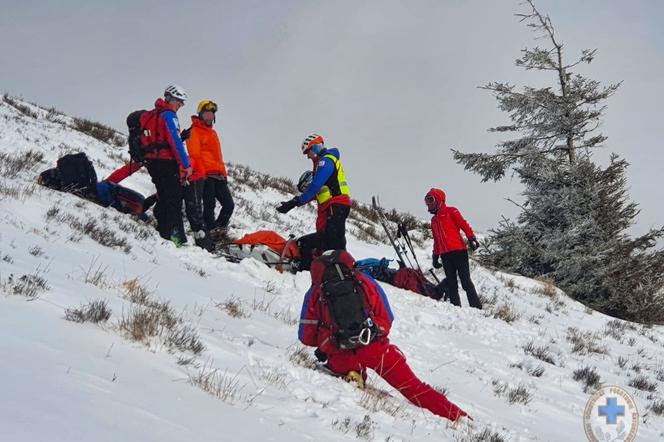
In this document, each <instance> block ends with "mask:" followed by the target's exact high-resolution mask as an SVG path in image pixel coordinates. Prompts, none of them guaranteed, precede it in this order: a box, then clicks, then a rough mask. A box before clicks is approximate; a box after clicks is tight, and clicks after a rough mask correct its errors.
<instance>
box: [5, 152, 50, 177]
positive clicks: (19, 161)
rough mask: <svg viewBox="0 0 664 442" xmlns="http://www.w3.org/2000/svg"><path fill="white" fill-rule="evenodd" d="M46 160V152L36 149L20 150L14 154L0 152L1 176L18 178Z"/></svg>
mask: <svg viewBox="0 0 664 442" xmlns="http://www.w3.org/2000/svg"><path fill="white" fill-rule="evenodd" d="M43 161H44V154H43V153H41V152H39V151H35V150H27V151H19V152H15V153H12V154H9V153H5V152H0V176H2V177H3V178H10V179H11V178H16V177H18V176H21V175H25V173H26V172H28V171H31V170H32V169H33V168H34V167H35V166H37V165H39V164H41V163H42V162H43Z"/></svg>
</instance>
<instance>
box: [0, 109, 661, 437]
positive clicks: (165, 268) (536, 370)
mask: <svg viewBox="0 0 664 442" xmlns="http://www.w3.org/2000/svg"><path fill="white" fill-rule="evenodd" d="M20 104H21V105H22V106H27V107H28V109H30V110H31V111H32V112H35V113H36V116H37V118H35V117H32V116H27V115H24V114H22V113H21V112H19V111H18V110H17V109H16V108H15V107H13V106H11V105H10V104H9V103H7V102H5V101H0V154H2V155H5V156H4V157H3V163H2V165H1V166H0V167H1V168H2V177H0V225H1V230H0V290H1V293H2V294H1V295H0V334H1V336H2V340H1V341H0V342H1V344H0V349H1V350H2V353H1V354H2V355H3V357H2V358H1V359H0V379H1V380H2V381H1V382H0V386H1V387H0V440H20V441H89V440H97V441H119V440H123V441H124V440H127V441H129V440H140V441H182V440H205V441H208V440H210V441H211V440H228V441H236V440H261V441H263V440H273V441H292V440H323V441H328V440H329V441H337V440H353V439H357V438H360V439H366V440H376V441H384V440H390V441H406V440H408V441H411V440H413V441H415V440H421V441H429V440H437V441H438V440H442V441H465V440H480V439H478V434H479V433H481V432H482V431H484V430H485V429H488V430H489V432H490V433H493V435H494V436H495V437H498V436H502V438H503V440H506V441H507V440H509V441H581V440H585V435H584V432H583V426H582V420H581V415H582V411H583V408H584V406H585V404H586V401H587V400H588V398H589V397H590V395H591V394H592V388H591V389H590V390H589V391H588V392H584V388H583V387H584V386H583V384H582V383H581V382H579V381H575V380H574V379H573V373H574V371H575V370H578V369H581V368H584V367H589V368H594V369H595V370H596V372H597V374H598V375H599V376H600V382H601V383H602V384H605V383H606V384H616V385H620V386H623V387H625V388H626V389H627V390H628V391H629V392H630V393H631V394H632V396H633V397H634V398H635V400H636V402H637V406H638V408H639V411H640V413H641V416H642V417H641V423H640V427H639V433H638V439H637V440H639V441H656V440H662V438H664V417H662V416H661V415H656V414H655V413H654V412H653V411H652V410H651V409H650V408H652V407H653V406H655V407H656V406H657V405H658V404H660V406H661V405H662V398H663V396H662V392H663V391H664V363H663V358H662V354H663V352H662V347H663V346H664V329H662V327H651V328H648V327H643V326H641V325H636V324H631V323H625V322H622V321H615V320H612V318H609V317H606V316H604V315H601V314H599V313H597V312H591V311H588V310H586V309H585V308H584V306H583V305H581V304H579V303H577V302H574V301H572V300H570V299H568V298H566V297H565V295H564V294H562V293H560V292H559V291H557V290H556V289H555V288H553V287H550V286H547V285H546V284H543V283H541V282H538V281H533V280H530V279H527V278H522V277H518V276H513V275H506V274H501V273H498V272H492V271H490V270H487V269H484V268H482V267H479V266H476V265H474V266H473V273H472V275H473V279H474V281H475V284H476V286H477V289H478V292H480V293H481V294H482V296H483V298H484V299H485V300H486V302H485V304H486V305H485V306H486V308H485V310H483V311H478V310H475V309H469V308H462V309H459V308H455V307H453V306H451V305H450V304H446V303H440V302H436V301H433V300H430V299H427V298H423V297H420V296H417V295H414V294H412V293H410V292H407V291H403V290H400V289H396V288H394V287H391V286H388V285H383V286H384V287H385V289H386V292H387V294H388V296H389V299H390V302H391V305H392V309H393V311H394V313H395V317H396V319H395V323H394V326H393V328H392V333H391V338H392V342H393V343H395V344H396V345H398V346H399V347H400V348H401V349H402V350H403V352H404V353H405V354H406V356H407V358H408V361H409V363H410V365H411V366H412V368H413V370H414V371H415V372H416V373H417V374H418V375H419V376H420V377H421V378H422V379H423V380H425V381H426V382H428V383H430V384H432V385H434V386H436V387H440V388H444V389H445V391H446V394H447V395H448V397H449V398H450V400H452V401H454V402H455V403H457V404H459V405H460V406H461V407H462V408H464V409H465V410H466V411H468V412H469V413H470V414H471V415H472V416H473V417H474V419H475V420H474V422H472V423H470V424H469V423H468V422H465V423H463V424H461V425H460V426H459V427H458V428H451V427H450V426H449V425H448V423H447V422H446V421H444V420H442V419H440V418H438V417H436V416H434V415H432V414H430V413H429V412H426V411H423V410H421V409H419V408H417V407H414V406H412V405H410V404H409V403H408V402H407V401H405V400H404V399H403V398H402V397H401V396H400V395H399V394H398V392H395V391H391V389H390V387H389V386H387V385H386V384H385V383H384V382H382V380H380V379H379V378H378V377H376V376H375V375H374V376H371V377H370V380H369V382H370V384H372V385H374V386H377V387H379V388H381V389H384V390H387V391H389V392H390V393H391V397H387V398H382V399H381V398H378V397H376V396H372V395H370V394H365V393H363V392H362V391H360V390H358V389H357V388H355V387H354V386H352V385H350V384H346V383H345V382H343V381H341V380H338V379H335V378H331V377H329V376H327V375H324V374H322V373H320V372H317V371H314V370H312V369H311V368H308V366H307V363H308V361H310V360H311V356H310V355H311V350H310V349H305V350H304V351H303V350H302V349H303V347H302V346H301V345H300V344H299V343H298V342H297V339H296V334H297V330H296V328H297V325H296V321H297V318H298V315H299V310H300V306H301V300H302V295H303V293H304V292H305V290H306V289H307V287H308V284H309V280H308V274H303V273H299V274H297V275H295V276H294V275H291V274H279V273H277V272H275V271H273V270H271V269H269V268H267V267H265V266H264V265H262V264H260V263H258V262H256V261H253V260H245V261H243V262H241V263H240V264H232V263H228V262H226V261H225V260H223V259H219V258H214V257H212V256H211V255H209V254H207V253H206V252H203V251H201V250H199V249H197V248H194V247H183V248H180V249H176V248H175V247H174V246H173V245H172V244H170V243H167V242H165V241H163V240H161V239H160V238H159V237H158V235H157V234H156V233H155V232H154V231H153V230H152V229H151V228H150V227H149V226H145V225H144V224H142V223H140V222H137V221H135V220H133V219H132V218H131V217H129V216H126V215H122V214H120V213H118V212H115V211H113V210H112V209H104V208H101V207H99V206H97V205H95V204H92V203H90V202H87V201H84V200H81V199H79V198H76V197H75V196H72V195H69V194H63V193H59V192H55V191H51V190H49V189H44V188H41V187H39V186H36V185H34V182H35V178H36V176H37V175H38V173H39V172H40V171H42V170H44V169H46V168H47V167H52V165H54V163H55V160H56V159H57V158H58V157H59V156H61V155H63V154H64V153H66V152H71V151H77V150H84V151H85V152H86V153H88V155H89V156H90V157H91V158H93V159H94V161H95V166H96V167H97V169H98V173H99V175H100V176H104V175H106V174H107V173H108V172H110V171H111V170H113V169H114V168H115V167H117V166H119V165H120V164H121V163H120V161H121V158H120V155H124V148H121V147H116V146H113V145H108V144H105V143H102V142H100V141H97V140H95V139H93V138H91V137H89V136H87V135H85V134H83V133H80V132H77V131H75V130H73V129H71V127H70V126H71V125H72V120H71V118H69V117H66V116H62V115H58V114H57V113H54V112H51V113H50V114H48V113H47V111H45V110H43V109H40V108H38V107H35V106H32V105H29V104H26V103H22V102H21V103H20ZM29 151H33V152H39V153H42V154H43V155H44V158H43V160H41V161H39V162H36V163H35V164H33V165H32V166H30V167H26V168H25V169H24V170H20V171H19V170H18V169H19V168H20V166H17V165H16V164H13V163H12V162H11V159H12V158H21V157H24V156H25V154H26V153H27V152H29ZM350 169H352V168H350V167H349V171H350ZM14 172H18V173H17V174H15V173H14ZM14 175H16V176H14ZM123 184H125V183H123ZM127 185H129V186H131V187H133V188H135V189H136V190H139V191H141V192H143V193H146V194H147V193H150V192H151V191H152V190H151V184H150V181H149V179H148V177H147V175H145V174H138V176H135V177H132V178H131V180H128V182H127ZM234 191H235V195H236V203H237V209H236V210H237V211H236V216H235V218H234V220H233V225H234V226H235V233H236V234H241V233H243V232H247V231H254V230H259V229H264V228H271V229H274V230H276V231H278V232H280V233H282V234H288V233H294V234H296V235H300V234H302V233H305V232H307V231H308V230H309V228H310V226H313V220H314V213H313V210H312V209H302V208H300V209H296V210H294V211H292V212H290V213H289V214H288V215H278V214H276V213H275V212H274V210H273V207H274V205H275V203H277V202H278V201H281V200H283V199H285V198H287V197H288V196H286V195H284V194H282V193H280V192H278V191H277V190H275V189H272V188H264V189H261V190H255V189H252V188H251V187H250V186H247V185H243V186H236V187H235V188H234ZM91 220H94V224H91V223H90V221H91ZM94 238H96V239H97V240H95V239H94ZM99 241H101V242H102V243H104V244H106V245H103V244H102V243H100V242H99ZM429 249H430V244H428V245H427V247H426V248H424V249H422V250H420V251H419V255H420V256H419V257H420V262H423V263H424V262H426V263H427V265H428V263H429V260H428V259H427V257H428V255H429ZM349 251H350V252H351V254H353V255H354V256H355V257H356V258H358V259H359V258H365V257H377V258H380V257H382V256H392V255H393V253H391V249H390V248H389V247H387V246H385V245H375V244H368V243H365V242H362V241H360V240H358V239H357V238H356V237H355V236H353V235H351V236H350V238H349ZM462 293H463V292H462ZM136 294H139V295H140V294H142V295H143V298H142V301H141V302H142V303H143V304H146V303H148V302H149V300H151V302H153V305H154V302H157V301H160V302H162V303H168V305H169V306H170V307H171V309H170V310H169V311H171V312H172V313H173V314H174V315H175V316H177V317H179V321H180V322H178V325H177V327H180V330H185V331H186V332H187V333H189V334H188V335H187V336H189V337H192V336H193V337H198V338H199V340H200V342H201V343H202V344H203V345H204V347H205V349H204V350H203V351H202V352H200V353H198V354H194V353H193V352H192V351H190V350H183V348H184V346H180V348H178V347H177V346H174V345H173V344H172V343H171V344H168V343H167V342H166V340H165V339H164V338H165V337H166V336H167V335H168V331H167V330H161V334H160V336H153V337H150V338H148V339H145V340H143V341H142V342H137V341H134V340H131V339H129V337H128V334H127V332H126V331H124V330H123V328H122V327H121V323H122V322H123V320H124V321H125V322H126V320H128V319H129V318H131V317H132V315H134V314H135V313H136V312H138V311H141V309H142V308H143V309H144V308H145V307H141V305H139V303H137V302H132V301H131V300H130V299H129V298H131V297H132V295H136ZM139 297H140V296H139ZM462 297H463V295H462ZM96 300H103V301H106V302H107V303H108V306H109V307H110V309H111V310H112V313H111V317H110V319H109V320H108V321H106V322H105V323H101V324H100V325H96V324H92V323H89V322H85V323H76V322H72V321H67V320H65V309H68V308H69V309H71V308H77V307H80V306H82V305H86V304H88V303H90V302H92V301H96ZM133 300H134V301H137V300H138V298H137V297H136V296H134V297H133ZM464 301H465V300H464ZM166 308H167V307H166ZM171 342H172V341H171ZM535 355H536V356H538V357H536V356H535ZM544 359H545V360H546V361H545V360H544ZM640 377H642V378H643V380H642V381H641V382H640V383H639V384H640V385H641V386H642V388H648V387H647V386H648V383H650V388H651V389H653V388H654V391H651V392H648V391H643V390H639V389H636V388H634V387H631V386H629V384H630V382H631V383H634V381H635V380H639V379H640ZM205 381H207V387H208V388H207V390H209V391H205V389H204V388H201V387H202V385H201V384H205ZM644 386H645V387H644ZM519 387H521V389H519V390H517V389H518V388H519ZM526 396H527V401H524V402H527V403H525V404H524V403H521V402H519V401H518V399H519V398H525V397H526ZM510 397H511V398H512V399H513V403H510ZM514 399H516V401H514ZM494 440H500V439H494Z"/></svg>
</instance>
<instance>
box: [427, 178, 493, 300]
mask: <svg viewBox="0 0 664 442" xmlns="http://www.w3.org/2000/svg"><path fill="white" fill-rule="evenodd" d="M424 202H425V204H426V205H427V209H428V210H429V213H431V214H432V215H433V216H432V217H431V231H432V233H433V266H434V267H435V268H437V269H439V268H441V267H443V270H444V271H445V279H446V281H447V289H448V295H449V297H450V301H451V302H452V304H454V305H457V306H461V300H460V299H459V286H458V282H457V275H458V277H459V278H458V279H459V280H461V287H463V290H464V291H465V292H466V295H467V296H468V303H469V304H470V306H471V307H475V308H478V309H481V308H482V302H481V301H480V298H479V296H477V292H476V291H475V285H474V284H473V281H472V280H471V279H470V265H469V263H468V250H467V249H466V243H465V242H464V241H463V239H462V238H461V233H460V231H461V230H463V233H465V234H466V238H468V244H469V245H470V248H471V250H476V249H477V248H478V247H479V243H478V242H477V239H476V238H475V233H473V229H472V228H471V227H470V224H468V221H466V220H465V219H464V217H463V216H461V212H459V210H458V209H457V208H456V207H450V206H447V205H445V192H443V191H442V190H441V189H436V188H433V189H431V190H429V192H428V193H427V194H426V196H425V197H424ZM441 261H442V262H441Z"/></svg>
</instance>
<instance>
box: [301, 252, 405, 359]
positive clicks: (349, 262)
mask: <svg viewBox="0 0 664 442" xmlns="http://www.w3.org/2000/svg"><path fill="white" fill-rule="evenodd" d="M341 261H342V262H343V263H344V264H345V265H346V266H347V267H349V268H351V269H352V268H353V265H354V264H355V260H354V259H353V257H352V256H351V255H350V254H349V253H348V252H345V251H344V252H342V253H341ZM324 270H325V265H324V264H323V263H321V262H320V261H318V260H314V262H313V263H312V264H311V288H310V289H309V290H308V291H307V293H306V294H305V295H304V302H303V303H302V313H301V314H300V327H299V330H298V338H299V339H300V341H301V342H302V343H303V344H304V345H309V346H312V347H318V348H319V349H320V350H321V351H322V352H323V353H325V354H327V355H328V356H330V355H333V354H335V353H338V352H340V351H349V350H340V349H338V348H337V346H336V344H335V343H334V339H333V335H334V333H335V332H336V330H334V329H333V327H334V326H333V321H332V318H331V315H330V313H329V311H328V309H327V308H324V305H323V304H322V303H321V297H320V293H321V289H320V284H321V282H322V277H323V272H324ZM356 274H357V277H358V280H359V281H360V283H361V284H362V287H363V288H364V291H365V294H366V296H367V303H368V306H369V309H370V311H371V315H372V316H371V317H372V319H373V322H374V323H375V324H376V325H377V326H378V327H379V328H380V329H381V330H382V335H381V338H379V340H380V339H382V338H386V337H387V335H388V334H389V332H390V327H391V326H392V319H393V318H392V311H391V310H390V305H389V303H388V301H387V297H386V296H385V293H384V292H383V290H382V289H381V288H380V286H379V285H378V283H376V281H374V280H373V279H372V278H371V277H369V276H367V275H365V274H364V273H362V272H357V273H356Z"/></svg>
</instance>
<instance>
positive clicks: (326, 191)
mask: <svg viewBox="0 0 664 442" xmlns="http://www.w3.org/2000/svg"><path fill="white" fill-rule="evenodd" d="M302 153H303V154H304V155H306V156H307V157H308V158H309V159H310V160H312V161H313V163H314V167H313V179H312V181H311V183H310V184H309V185H308V186H307V187H306V189H304V191H302V193H301V194H300V195H298V196H296V197H294V198H293V199H291V200H288V201H284V202H282V203H281V204H280V205H279V207H277V211H279V212H281V213H287V212H288V211H289V210H291V209H293V208H294V207H296V206H302V205H304V204H307V203H308V202H309V201H312V200H313V199H316V202H317V203H318V218H317V219H316V233H312V234H310V235H305V236H302V237H300V238H299V239H298V241H297V242H298V246H299V247H300V255H301V259H300V270H308V269H309V265H310V264H311V260H312V259H313V252H314V250H318V252H319V253H322V252H323V251H325V250H338V249H343V250H345V249H346V218H348V214H349V213H350V207H351V199H350V190H349V188H348V183H347V181H346V175H345V174H344V168H343V166H342V165H341V161H339V157H340V154H339V150H338V149H335V148H332V149H327V148H326V147H325V144H324V141H323V137H322V136H320V135H318V134H311V135H309V136H308V137H306V138H305V139H304V141H303V142H302Z"/></svg>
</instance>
